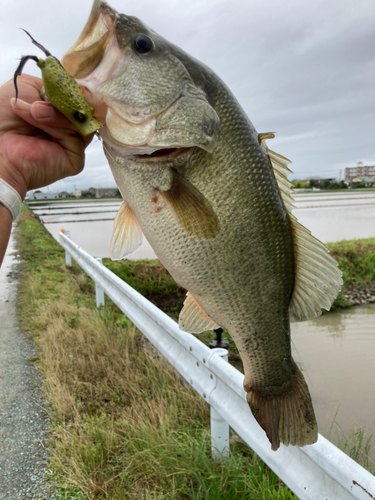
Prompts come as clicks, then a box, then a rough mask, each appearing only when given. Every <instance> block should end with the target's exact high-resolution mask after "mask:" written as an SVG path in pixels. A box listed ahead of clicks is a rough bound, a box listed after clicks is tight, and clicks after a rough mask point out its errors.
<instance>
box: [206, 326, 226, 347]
mask: <svg viewBox="0 0 375 500" xmlns="http://www.w3.org/2000/svg"><path fill="white" fill-rule="evenodd" d="M223 331H224V330H223V329H222V328H217V329H216V330H214V332H215V333H216V339H215V340H210V341H209V343H208V347H209V348H210V349H216V348H217V347H221V348H223V349H229V342H228V340H222V338H221V335H222V333H223Z"/></svg>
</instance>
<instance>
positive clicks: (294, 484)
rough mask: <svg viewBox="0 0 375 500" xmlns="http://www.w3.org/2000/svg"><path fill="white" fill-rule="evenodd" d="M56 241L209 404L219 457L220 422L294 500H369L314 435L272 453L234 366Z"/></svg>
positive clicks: (374, 495) (365, 488)
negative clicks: (310, 440) (308, 441)
mask: <svg viewBox="0 0 375 500" xmlns="http://www.w3.org/2000/svg"><path fill="white" fill-rule="evenodd" d="M60 245H61V246H62V247H63V248H64V249H65V251H66V263H67V265H71V261H70V258H73V259H74V260H75V261H76V262H77V264H78V265H79V266H80V267H81V268H82V269H83V270H84V271H85V272H86V273H87V274H88V275H89V276H90V277H91V278H92V279H93V280H94V281H95V283H96V290H97V305H100V304H104V293H105V294H106V295H108V297H110V299H111V300H112V301H113V302H114V303H115V304H116V305H117V306H118V307H119V308H120V309H121V310H122V311H123V313H124V314H126V316H127V317H128V318H129V319H130V321H132V322H133V323H134V325H135V326H136V327H137V328H138V329H139V330H140V331H141V332H142V333H143V334H144V335H145V336H146V337H147V338H148V339H149V340H150V341H151V342H152V344H153V345H154V346H155V347H156V348H157V349H158V350H159V352H160V353H161V354H162V355H163V356H164V357H165V358H166V359H167V360H168V361H169V362H170V363H171V365H172V366H174V368H175V369H176V370H177V371H178V372H179V373H180V374H181V375H182V377H184V379H185V380H186V381H187V382H188V383H189V384H190V385H191V386H192V387H193V389H195V390H196V391H197V392H198V394H200V395H201V396H202V397H203V398H204V399H205V400H206V401H207V403H208V404H209V405H210V406H211V416H213V420H212V422H213V424H212V427H211V430H212V431H214V432H216V431H217V433H216V436H214V438H213V442H214V445H215V446H216V448H217V449H218V450H222V451H224V455H225V453H228V452H229V448H228V446H229V439H228V438H229V434H227V433H226V430H225V429H226V428H227V427H226V425H225V422H226V423H227V424H228V425H229V426H230V427H232V429H233V430H234V431H235V432H236V433H237V434H238V435H239V436H240V437H241V438H242V439H243V440H244V441H245V442H246V443H247V444H248V445H249V446H250V448H252V449H253V450H254V451H255V453H257V455H259V457H260V458H261V459H262V460H263V461H264V462H265V463H266V464H267V465H268V466H269V467H270V468H271V469H272V470H273V471H274V472H275V473H276V474H277V475H278V476H279V477H280V479H281V480H282V481H283V482H284V483H285V484H286V485H287V486H288V487H289V488H290V489H291V490H292V491H293V492H294V493H295V494H296V495H297V496H298V497H299V498H300V500H349V499H353V498H355V499H358V500H375V477H374V476H373V475H372V474H370V473H369V472H368V471H366V470H365V469H364V468H363V467H361V466H360V465H359V464H357V463H356V462H354V460H352V459H351V458H349V457H348V456H347V455H345V453H343V452H342V451H341V450H339V449H338V448H337V447H336V446H334V445H333V444H332V443H330V442H329V441H328V440H327V439H325V438H324V437H323V436H321V435H320V434H319V439H318V441H317V443H315V444H313V445H309V446H305V447H303V448H298V447H295V446H289V447H286V446H284V445H281V446H280V448H279V449H278V450H277V451H276V452H274V451H272V450H271V446H270V443H269V441H268V439H267V437H266V435H265V433H264V432H263V430H262V429H261V428H260V427H259V425H258V424H257V422H256V420H255V419H254V417H253V416H252V414H251V411H250V409H249V406H248V404H247V402H246V393H245V391H244V389H243V386H242V384H243V375H242V374H241V373H240V372H239V371H238V370H236V369H235V368H234V367H232V366H231V365H229V364H228V363H226V362H225V360H224V359H222V358H221V357H220V355H219V356H217V355H215V354H216V353H215V349H213V350H211V349H209V348H208V347H207V346H206V345H204V344H203V343H202V342H200V341H199V340H198V339H196V338H195V337H194V336H193V335H190V334H189V333H185V332H183V331H181V330H180V329H179V328H178V325H177V323H176V322H175V321H173V320H172V319H171V318H170V317H169V316H167V315H166V314H165V313H163V312H162V311H160V309H158V308H157V307H156V306H154V305H153V304H152V303H151V302H149V301H148V300H147V299H145V298H144V297H143V296H142V295H141V294H139V293H138V292H136V291H135V290H134V289H133V288H131V287H130V286H129V285H128V284H127V283H125V282H124V281H122V280H121V279H120V278H118V277H117V276H116V275H115V274H113V273H112V272H111V271H109V270H108V269H107V268H106V267H104V266H103V265H102V264H101V263H100V262H98V261H97V260H96V259H94V258H93V257H91V255H89V254H88V253H87V252H85V251H84V250H82V249H81V248H80V247H79V246H78V245H76V244H75V243H73V242H72V241H71V239H70V235H69V234H68V231H66V232H65V234H64V233H60ZM98 297H99V298H98ZM217 350H218V351H219V349H217ZM224 421H225V422H224ZM223 422H224V425H223ZM215 425H216V431H215ZM218 455H220V454H218ZM220 456H221V455H220Z"/></svg>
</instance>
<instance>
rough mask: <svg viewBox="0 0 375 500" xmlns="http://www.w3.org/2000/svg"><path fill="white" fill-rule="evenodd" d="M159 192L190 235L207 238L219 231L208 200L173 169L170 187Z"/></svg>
mask: <svg viewBox="0 0 375 500" xmlns="http://www.w3.org/2000/svg"><path fill="white" fill-rule="evenodd" d="M160 193H161V195H162V196H163V198H164V200H165V201H166V202H167V203H168V205H169V206H170V208H171V209H172V211H173V213H174V215H175V216H176V217H177V219H178V220H179V221H180V224H181V226H182V227H183V228H184V229H185V231H186V232H187V233H189V235H190V236H193V237H195V238H204V239H209V238H214V237H215V236H216V235H217V234H218V233H219V220H218V218H217V216H216V214H215V212H214V211H213V209H212V207H211V205H210V204H209V202H208V201H207V200H206V198H205V197H204V196H203V194H202V193H201V192H200V191H198V189H197V188H196V187H194V186H193V184H191V183H190V182H189V181H187V180H186V179H185V178H184V177H183V176H182V175H180V174H179V173H178V172H176V171H174V170H173V180H172V186H171V188H170V189H169V190H168V191H160Z"/></svg>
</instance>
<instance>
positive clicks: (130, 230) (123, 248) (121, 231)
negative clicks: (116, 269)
mask: <svg viewBox="0 0 375 500" xmlns="http://www.w3.org/2000/svg"><path fill="white" fill-rule="evenodd" d="M142 240H143V233H142V230H141V228H140V226H139V222H138V219H137V217H136V215H135V214H134V212H133V210H132V209H131V207H130V206H129V205H128V204H127V203H126V202H125V201H124V202H123V203H122V205H121V207H120V209H119V211H118V212H117V215H116V217H115V221H114V224H113V234H112V238H111V244H110V250H109V254H110V257H111V259H112V260H120V259H123V258H124V257H126V255H129V254H131V253H133V252H134V251H135V250H137V248H138V247H139V246H140V245H141V244H142Z"/></svg>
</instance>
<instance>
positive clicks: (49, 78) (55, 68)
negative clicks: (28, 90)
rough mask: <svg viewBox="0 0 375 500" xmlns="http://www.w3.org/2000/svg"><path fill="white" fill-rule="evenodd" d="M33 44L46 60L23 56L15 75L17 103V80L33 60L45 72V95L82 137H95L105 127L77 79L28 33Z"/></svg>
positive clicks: (43, 75) (43, 76) (43, 73)
mask: <svg viewBox="0 0 375 500" xmlns="http://www.w3.org/2000/svg"><path fill="white" fill-rule="evenodd" d="M23 31H25V33H26V34H27V35H29V37H30V38H31V40H32V43H33V44H34V45H36V46H37V47H39V48H40V49H41V50H42V51H43V52H44V53H45V54H46V56H47V57H46V58H45V59H39V58H38V57H36V56H23V57H22V58H21V61H20V64H19V65H18V68H17V69H16V72H15V73H14V87H15V89H16V99H17V97H18V88H17V77H18V76H19V75H21V73H22V70H23V67H24V66H25V64H26V62H27V61H28V60H29V59H32V60H33V61H35V62H36V64H37V65H38V66H39V68H40V69H41V70H42V79H43V85H44V93H45V95H46V97H47V98H48V100H49V101H50V102H51V104H53V106H55V108H57V109H58V110H59V111H60V112H61V113H62V114H63V115H64V116H66V117H67V118H68V120H70V121H71V122H72V123H73V124H74V125H75V126H76V127H77V129H78V130H79V132H80V133H81V134H82V135H88V134H92V133H93V132H95V131H96V130H98V129H99V128H101V127H102V126H103V124H102V123H99V122H98V121H97V120H96V119H95V118H94V116H93V114H94V108H91V107H90V106H89V105H88V103H87V101H86V99H85V97H84V95H83V93H82V90H81V89H80V88H79V86H78V84H77V82H76V81H75V80H74V78H73V77H72V76H71V75H70V74H69V73H68V72H67V71H66V70H65V69H64V68H63V67H62V65H61V63H60V61H59V60H58V59H56V57H54V56H52V54H51V53H50V52H49V51H48V50H47V49H45V48H44V47H43V45H41V44H40V43H38V42H37V41H35V40H34V38H33V37H32V36H31V35H30V33H28V32H27V31H26V30H23Z"/></svg>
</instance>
